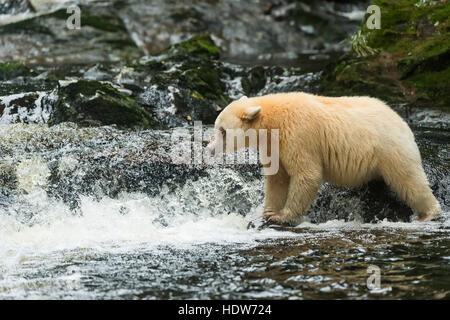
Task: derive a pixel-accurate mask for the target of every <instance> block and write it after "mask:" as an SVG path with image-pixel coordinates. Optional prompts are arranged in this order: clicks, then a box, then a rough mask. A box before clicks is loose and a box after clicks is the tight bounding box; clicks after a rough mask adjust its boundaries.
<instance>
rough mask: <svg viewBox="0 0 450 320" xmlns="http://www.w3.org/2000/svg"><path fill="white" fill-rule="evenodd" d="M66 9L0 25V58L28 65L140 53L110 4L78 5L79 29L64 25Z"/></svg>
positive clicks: (128, 56)
mask: <svg viewBox="0 0 450 320" xmlns="http://www.w3.org/2000/svg"><path fill="white" fill-rule="evenodd" d="M70 16H71V13H67V12H66V9H60V10H57V11H55V12H48V13H44V14H42V15H35V16H31V17H30V18H28V19H25V20H22V21H18V22H15V23H11V24H6V25H3V26H0V37H1V40H0V43H2V44H4V45H6V44H7V46H6V48H7V49H1V50H0V59H1V60H20V61H24V62H26V63H29V64H55V63H62V62H64V63H77V62H78V63H79V62H82V63H88V62H97V61H121V60H122V61H127V60H131V59H133V58H136V57H138V56H140V55H141V51H140V49H139V48H138V47H137V46H136V45H135V43H134V41H133V40H132V39H131V37H130V35H129V34H128V32H127V30H126V28H125V26H124V24H123V22H122V20H121V19H120V18H119V17H118V16H117V14H116V12H115V10H114V9H113V7H112V4H108V3H102V4H100V3H91V4H90V5H89V6H81V29H79V30H71V29H68V27H67V25H66V21H67V19H68V18H69V17H70Z"/></svg>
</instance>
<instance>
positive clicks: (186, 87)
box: [121, 35, 314, 126]
mask: <svg viewBox="0 0 450 320" xmlns="http://www.w3.org/2000/svg"><path fill="white" fill-rule="evenodd" d="M219 57H220V49H219V48H218V47H217V46H216V45H215V43H214V42H213V41H212V39H211V38H210V37H209V36H208V35H197V36H194V37H192V38H191V39H189V40H187V41H186V42H182V43H179V44H176V45H174V46H171V47H169V48H167V49H166V50H164V51H162V52H161V53H160V54H158V55H155V56H149V57H145V58H143V59H142V60H141V62H140V63H138V64H135V65H131V66H130V67H131V69H129V70H128V78H127V75H123V76H122V78H121V84H122V85H123V86H124V87H127V88H130V89H131V90H136V88H144V89H143V90H138V95H137V101H138V102H139V103H141V104H143V105H147V106H148V107H149V108H152V109H153V110H154V111H155V113H156V115H157V116H158V118H159V119H160V120H161V121H162V122H164V123H165V124H167V125H169V126H177V125H185V124H190V123H192V121H195V120H200V121H202V122H203V123H204V124H212V123H214V121H215V119H216V117H217V115H218V113H219V112H220V111H221V110H222V109H223V108H224V107H225V106H227V105H228V104H229V103H230V102H231V101H232V100H234V99H237V98H240V97H241V96H242V95H248V96H253V95H259V94H266V93H274V92H284V91H292V90H303V91H310V92H312V91H314V85H313V84H312V83H313V81H311V80H312V78H314V76H313V75H311V74H305V73H304V72H303V71H302V70H301V69H299V68H281V67H276V66H255V67H244V66H239V65H234V64H231V63H225V62H223V61H221V60H219Z"/></svg>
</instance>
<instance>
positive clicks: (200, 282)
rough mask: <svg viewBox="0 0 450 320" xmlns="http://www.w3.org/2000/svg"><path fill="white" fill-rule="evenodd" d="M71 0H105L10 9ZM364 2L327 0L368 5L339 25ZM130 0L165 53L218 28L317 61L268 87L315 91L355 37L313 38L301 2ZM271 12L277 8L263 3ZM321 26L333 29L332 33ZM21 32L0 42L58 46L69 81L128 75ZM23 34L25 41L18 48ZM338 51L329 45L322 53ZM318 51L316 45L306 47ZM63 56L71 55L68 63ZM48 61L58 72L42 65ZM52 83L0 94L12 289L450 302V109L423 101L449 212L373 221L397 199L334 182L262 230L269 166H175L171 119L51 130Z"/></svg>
mask: <svg viewBox="0 0 450 320" xmlns="http://www.w3.org/2000/svg"><path fill="white" fill-rule="evenodd" d="M71 2H74V3H82V4H89V3H91V4H92V3H94V2H95V3H97V2H96V1H91V0H83V1H64V0H61V1H56V0H55V1H51V0H49V1H33V8H34V9H32V8H31V7H30V6H29V5H28V4H27V2H25V1H20V0H19V1H14V2H11V5H8V6H5V5H3V6H0V24H7V23H11V22H13V21H18V20H22V19H24V18H26V17H30V16H38V15H41V14H43V13H45V12H48V11H53V10H56V9H58V8H60V7H63V8H65V7H66V6H67V4H68V3H71ZM363 2H364V1H362V2H361V4H358V5H353V4H352V5H343V6H341V7H339V8H338V7H337V6H332V5H331V4H329V2H325V4H315V5H317V6H319V7H320V8H319V9H321V10H319V11H320V12H324V13H325V14H327V15H329V14H330V13H332V16H336V15H337V16H355V19H350V20H351V21H347V22H345V23H342V21H341V20H339V19H338V18H339V17H338V18H336V19H332V21H335V23H334V24H333V23H332V24H330V26H331V28H334V26H336V24H339V25H340V26H342V25H344V26H345V28H342V30H341V27H339V28H334V29H336V30H337V29H339V30H341V31H342V32H341V33H342V34H341V35H342V36H343V37H344V36H345V34H347V33H348V34H350V33H351V32H352V30H354V28H355V27H356V26H357V25H359V21H358V19H360V16H361V13H362V14H363V13H364V10H362V11H361V8H365V7H364V3H363ZM98 3H99V5H100V6H103V4H104V3H103V2H102V1H98ZM124 3H125V2H124ZM126 3H128V5H126V6H125V8H124V10H120V16H121V18H122V19H123V21H124V23H125V25H126V27H127V30H128V31H129V32H130V33H131V37H132V39H133V41H135V42H136V44H138V45H139V47H140V48H141V49H142V50H143V51H144V52H153V51H155V52H156V51H158V50H159V49H162V48H164V47H165V46H166V45H168V44H170V43H174V42H178V41H179V40H181V39H184V38H187V37H188V36H189V35H190V34H191V33H192V34H193V33H197V32H199V31H203V29H205V30H210V29H212V30H213V31H214V32H213V33H214V34H215V37H214V40H215V41H217V42H219V45H222V46H224V47H225V48H228V51H227V53H226V57H227V59H228V60H229V62H230V63H232V62H236V60H238V61H237V62H238V63H239V64H244V65H246V64H251V65H253V64H254V61H255V59H254V57H255V55H256V57H257V58H258V59H259V60H260V61H265V62H267V63H268V64H275V65H276V64H277V63H278V62H280V61H284V62H286V60H288V61H290V64H292V65H296V66H297V65H300V66H301V67H302V69H303V70H304V71H305V72H311V73H310V74H305V75H302V76H295V77H289V76H286V77H285V76H281V77H278V78H277V79H276V80H277V81H276V82H272V83H267V84H266V85H265V86H264V88H263V89H261V91H260V92H259V94H265V93H270V92H277V91H289V90H292V89H291V86H292V87H293V88H298V87H301V88H303V89H304V90H306V91H308V89H309V87H308V82H311V81H313V80H314V78H315V77H316V76H317V75H318V73H317V71H319V70H321V69H322V68H323V63H324V61H323V60H327V59H328V58H330V57H331V56H333V53H332V51H333V50H334V49H336V48H337V49H342V48H343V46H344V45H343V44H339V45H336V44H335V42H336V41H334V40H335V39H328V40H326V39H325V42H324V43H322V41H323V40H320V38H321V37H316V36H314V34H315V33H314V32H317V30H315V29H314V27H313V26H309V25H304V26H300V27H302V28H300V29H299V28H297V26H295V25H292V26H291V25H290V23H289V19H288V18H286V17H288V12H289V10H291V9H292V6H291V5H290V4H285V5H282V6H280V7H277V6H275V7H273V8H265V6H264V3H263V2H260V1H251V2H248V3H247V2H238V1H224V2H216V1H212V2H211V1H207V2H202V1H193V2H192V4H191V2H182V3H181V4H179V3H178V2H171V1H168V2H167V1H159V0H158V1H154V2H153V3H150V2H147V1H142V0H133V1H128V2H126ZM311 3H312V2H311ZM314 3H315V2H314ZM317 3H319V2H317ZM333 3H334V2H333ZM336 3H337V2H336ZM14 4H15V5H14ZM241 4H244V5H241ZM242 6H243V7H245V8H242ZM190 7H192V8H193V9H195V11H194V13H195V12H196V14H195V15H193V16H192V15H191V16H188V17H187V18H186V19H184V20H182V21H178V22H177V23H174V22H173V21H172V20H173V19H174V18H173V16H174V15H173V13H175V18H176V17H179V18H180V17H181V14H182V13H183V12H185V11H186V8H190ZM263 7H264V8H263ZM334 7H336V8H334ZM263 9H264V10H263ZM338 9H339V10H338ZM258 10H259V11H258ZM261 10H263V11H265V12H266V13H265V14H264V15H263V14H254V12H255V11H256V12H261ZM217 12H220V14H221V15H225V16H231V17H232V18H233V19H235V20H236V21H237V23H228V21H229V19H224V20H223V21H219V22H220V24H218V23H217V21H216V20H217V19H216V18H215V16H214V15H212V13H214V14H215V15H216V14H217ZM5 14H7V15H5ZM169 16H172V18H170V17H169ZM358 17H359V18H358ZM171 19H172V20H171ZM259 19H263V20H262V21H260V20H259ZM275 21H277V22H276V23H275ZM60 23H61V24H64V21H62V22H60ZM286 25H289V27H286ZM327 25H328V24H327ZM276 26H279V27H276ZM58 30H59V29H58ZM300 30H301V34H302V37H300V38H299V37H298V34H299V32H300ZM88 31H89V29H88ZM60 32H64V30H63V29H61V30H60V31H58V33H60ZM311 32H313V33H311ZM322 33H323V34H334V32H328V29H325V30H324V31H323V32H322ZM236 34H239V35H240V37H236ZM258 34H268V35H270V37H262V38H261V37H259V36H258ZM93 35H95V36H98V35H97V34H96V33H93ZM308 35H309V38H308ZM18 37H20V39H21V40H22V41H21V42H17V41H5V43H8V46H5V47H4V48H2V49H1V50H0V56H2V57H10V56H11V55H14V58H15V59H19V60H21V59H22V58H26V57H29V56H31V57H32V58H33V59H34V58H35V57H39V59H41V58H42V57H47V58H48V59H49V60H48V61H54V60H52V59H53V58H54V56H56V57H57V58H55V61H57V64H56V65H55V64H53V63H50V66H51V67H52V68H53V67H54V68H56V69H58V68H61V69H64V70H65V71H64V72H65V73H64V75H61V76H62V78H64V76H67V75H68V74H70V75H74V76H75V77H76V78H79V77H83V78H86V79H91V78H92V79H95V80H109V81H113V80H112V79H113V78H114V76H115V75H116V73H117V72H118V70H115V69H117V68H118V69H120V68H119V67H120V66H115V67H111V68H109V67H108V68H107V69H108V70H109V73H114V75H113V76H111V77H110V78H111V79H109V78H108V77H109V73H108V72H103V71H102V70H98V68H97V66H93V67H92V66H90V69H88V70H87V71H86V70H84V67H83V68H80V67H78V65H70V64H67V61H69V62H70V61H72V60H71V59H73V58H74V56H73V55H71V54H68V55H67V56H64V55H63V54H61V52H65V51H64V50H67V51H69V52H71V51H72V49H71V48H69V47H68V46H67V45H66V44H65V43H64V42H59V41H56V42H55V41H54V39H52V38H48V39H47V36H45V37H44V36H40V37H39V36H38V37H36V35H30V36H28V37H27V36H26V35H25V34H20V35H19V36H18ZM316 38H318V39H319V40H320V41H318V42H317V41H316V40H315V39H316ZM14 39H16V38H14ZM289 39H290V40H289ZM298 39H301V40H302V41H298ZM73 40H75V39H73ZM288 40H289V41H288ZM46 41H48V42H46ZM267 41H269V42H267ZM98 42H99V41H91V42H86V41H84V40H83V41H80V42H74V45H73V46H74V47H76V48H79V49H80V52H84V53H83V55H80V56H75V58H77V59H78V60H76V61H83V62H86V61H88V62H89V61H91V60H92V61H97V60H99V59H100V58H102V57H103V56H102V55H100V54H99V53H98V51H95V50H93V47H92V44H95V43H98ZM36 43H38V44H36ZM42 43H44V45H43V44H42ZM60 43H62V44H63V45H61V47H58V44H60ZM71 43H72V42H71ZM279 43H281V44H283V45H282V46H281V47H280V44H279ZM286 43H288V44H289V45H288V47H286V48H285V47H284V44H286ZM16 45H17V48H18V50H17V51H15V50H13V49H14V48H15V46H16ZM47 45H48V47H51V46H52V45H54V46H56V48H58V50H55V49H52V50H49V49H48V48H47ZM322 47H323V48H322ZM52 48H53V47H52ZM63 49H64V50H63ZM94 49H96V50H97V49H99V48H97V47H95V48H94ZM100 49H101V53H103V51H102V50H103V48H100ZM100 49H99V50H100ZM324 49H325V52H326V54H321V53H320V52H319V51H320V50H322V51H323V50H324ZM39 50H42V51H39ZM83 50H84V51H83ZM305 50H306V52H309V53H313V54H301V53H302V52H304V51H305ZM318 50H319V51H318ZM260 53H261V54H260ZM317 53H319V54H317ZM243 54H248V55H249V57H250V58H249V61H247V62H246V61H243V60H242V57H241V56H242V55H243ZM61 55H62V56H64V57H65V59H67V61H64V59H63V60H59V59H60V58H61V57H60V56H61ZM80 57H81V58H80ZM108 57H109V55H108ZM113 57H114V56H113ZM112 60H114V59H112ZM31 61H34V60H31ZM35 62H36V61H35ZM245 62H246V63H245ZM236 67H237V66H234V68H236ZM66 69H68V70H66ZM71 69H76V70H75V71H73V70H71ZM100 69H101V68H100ZM36 70H37V71H39V72H44V73H45V71H48V70H46V69H45V68H44V69H42V70H41V67H39V66H36ZM103 73H104V74H103ZM125 76H126V75H125ZM69 78H70V77H69ZM227 81H228V82H227V87H229V88H228V89H227V90H228V95H229V96H230V97H231V98H238V97H240V96H241V95H242V94H243V92H242V87H241V81H240V79H239V78H237V79H231V80H227ZM7 88H9V87H7ZM52 89H53V88H40V89H39V91H38V92H29V93H25V92H23V93H17V92H13V93H11V92H9V91H5V90H6V89H2V90H3V91H2V94H1V97H0V107H1V106H3V108H4V110H3V111H4V112H2V115H1V117H0V299H19V298H27V299H45V298H49V299H172V298H183V299H184V298H187V299H198V298H205V299H211V298H214V299H215V298H221V299H233V298H234V299H237V298H251V299H256V298H268V299H272V298H273V299H275V298H282V299H322V298H325V299H329V298H347V299H379V298H383V299H399V298H414V299H419V298H427V299H440V298H450V278H449V277H448V275H449V273H450V212H449V207H450V203H449V194H450V190H449V185H450V184H449V175H448V173H449V169H448V167H449V165H450V149H449V148H450V147H449V145H450V144H449V137H450V135H449V123H450V120H449V118H448V115H445V114H442V113H439V112H435V111H424V112H417V111H416V112H415V113H414V112H413V114H412V115H411V117H410V120H411V121H412V127H413V128H414V131H415V134H416V137H417V138H418V142H419V147H420V148H421V151H422V153H427V154H432V156H431V157H429V156H427V158H426V162H425V169H426V171H427V174H428V175H429V177H430V178H432V179H430V180H431V182H432V187H433V191H434V192H435V194H436V195H437V197H438V199H439V201H440V202H441V205H442V207H443V209H444V213H443V217H442V218H441V219H440V220H439V221H436V222H427V223H420V222H418V221H417V220H415V219H414V218H413V219H412V222H392V221H388V220H386V219H385V220H383V219H371V218H372V217H373V216H374V215H375V214H376V213H378V212H375V211H386V210H388V209H389V210H390V211H391V212H392V211H393V209H392V207H389V208H386V207H385V206H384V204H383V203H381V204H380V203H376V206H375V202H371V201H372V200H373V199H372V198H371V197H366V198H367V199H365V200H364V201H366V202H364V201H362V200H360V194H358V193H353V192H350V191H348V190H341V189H336V188H333V187H330V186H325V187H324V188H322V189H321V192H320V195H319V198H320V199H322V200H323V201H319V203H316V204H315V205H314V206H313V208H312V209H311V211H310V212H309V213H308V216H307V217H306V218H305V219H304V221H303V222H302V223H301V224H300V225H299V226H297V227H295V228H279V229H274V228H268V229H264V230H261V231H258V230H254V229H252V230H247V225H248V223H249V222H250V221H251V220H253V219H255V218H257V217H259V215H260V214H261V212H262V209H263V208H262V205H263V201H264V193H263V178H262V177H261V176H260V174H259V171H258V167H257V165H243V166H221V167H214V166H210V165H204V164H199V165H195V166H185V165H176V164H174V163H172V162H171V157H170V154H171V153H170V152H171V150H172V148H173V147H176V146H177V143H175V142H174V141H173V140H172V139H171V133H172V131H171V130H166V131H164V130H161V131H152V130H147V131H122V130H119V129H117V128H115V127H99V128H77V127H76V126H74V125H72V124H69V123H66V124H61V125H57V126H53V127H48V126H47V125H44V124H43V123H46V122H47V120H48V116H49V112H51V110H48V109H46V106H47V105H49V104H46V103H43V102H45V101H48V100H49V99H50V100H51V99H53V98H54V97H53V91H52ZM8 90H10V89H8ZM41 90H42V91H41ZM27 94H28V95H30V94H31V95H34V96H35V98H36V99H35V100H36V102H35V107H34V108H31V109H28V108H25V107H23V108H19V109H17V108H16V107H14V105H13V104H11V101H13V100H14V99H18V98H21V99H23V98H24V97H25V96H26V95H27ZM33 101H34V100H33ZM169 102H170V101H169ZM161 107H162V109H161V111H165V112H167V111H168V109H169V111H170V110H171V109H170V105H168V104H164V105H162V106H161ZM15 109H17V110H15ZM399 110H400V111H401V110H402V109H401V108H400V109H399ZM157 111H158V110H157ZM16 122H19V123H16ZM23 122H26V123H29V124H24V123H23ZM206 140H207V139H206V138H205V141H206ZM205 141H204V142H205ZM430 159H431V160H430ZM383 199H384V198H383ZM379 202H380V201H379ZM395 208H396V207H395V206H394V209H395ZM367 217H369V218H370V219H367ZM406 218H408V219H409V216H408V215H406ZM408 219H406V220H408ZM327 220H328V221H327ZM372 220H373V221H372ZM380 220H381V221H380ZM391 220H392V219H391ZM324 221H326V222H324ZM367 221H372V222H374V223H365V222H367ZM312 222H316V223H312ZM317 222H320V223H317ZM371 266H372V267H373V266H376V267H378V268H380V271H381V279H380V280H381V288H378V289H377V288H375V289H369V288H368V286H367V280H368V277H369V276H370V275H371V273H368V270H370V267H371Z"/></svg>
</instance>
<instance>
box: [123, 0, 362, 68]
mask: <svg viewBox="0 0 450 320" xmlns="http://www.w3.org/2000/svg"><path fill="white" fill-rule="evenodd" d="M368 2H369V1H306V0H305V1H290V0H282V1H272V0H271V1H253V0H252V1H245V2H241V1H189V2H170V1H163V0H156V1H153V2H152V3H153V5H152V6H148V5H145V3H146V1H143V0H133V1H127V2H126V3H125V2H123V5H122V6H118V7H120V9H121V11H120V14H121V17H122V18H123V19H124V21H125V23H126V24H127V27H128V29H129V30H131V32H133V34H135V35H136V38H138V39H139V42H140V43H141V46H142V47H143V48H144V49H145V50H146V51H147V52H148V53H150V54H156V53H157V52H159V51H161V50H162V49H164V48H165V47H167V46H169V45H172V44H174V43H177V42H180V41H183V40H186V39H188V38H189V37H190V36H191V35H192V34H198V33H202V32H207V33H210V34H211V35H212V36H213V38H214V40H216V41H217V43H218V44H220V46H221V47H222V48H223V49H224V52H223V54H224V56H225V57H226V58H235V59H240V58H242V57H251V58H252V59H260V60H272V59H274V60H276V59H295V58H296V55H298V54H299V53H303V52H305V51H309V52H311V51H314V50H327V51H335V50H342V49H343V47H344V45H343V44H340V43H339V42H340V41H341V40H343V39H344V38H346V37H347V36H348V35H350V34H351V33H352V32H353V31H354V29H355V28H356V27H357V26H358V24H359V22H360V19H361V17H362V15H363V13H362V14H361V12H363V11H365V8H366V7H367V5H368Z"/></svg>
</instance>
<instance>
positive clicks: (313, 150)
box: [215, 92, 440, 223]
mask: <svg viewBox="0 0 450 320" xmlns="http://www.w3.org/2000/svg"><path fill="white" fill-rule="evenodd" d="M257 106H260V107H261V108H260V110H259V111H256V109H255V107H257ZM255 112H256V114H255ZM215 128H216V129H217V130H221V129H225V130H227V129H243V130H244V131H245V130H247V129H250V128H253V129H256V130H258V129H268V130H269V132H270V130H271V129H279V141H280V143H279V159H280V164H279V171H278V173H277V174H275V175H271V176H267V177H266V190H265V195H266V199H265V211H264V213H263V214H264V215H267V216H270V219H271V220H273V221H276V222H279V223H284V222H293V221H295V220H296V219H297V218H298V217H299V216H300V215H301V214H302V213H304V212H305V211H306V210H308V208H309V206H310V205H311V203H312V202H313V200H314V199H315V198H316V196H317V191H318V189H319V187H320V185H321V184H322V181H323V180H326V181H329V182H331V183H334V184H337V185H341V186H360V185H362V184H364V183H366V182H368V181H369V180H372V179H376V178H383V179H384V181H385V182H386V183H387V184H388V185H389V186H390V187H391V188H392V189H393V190H394V191H395V192H396V193H397V195H398V196H399V197H400V198H401V199H403V200H404V201H405V202H406V203H407V204H408V205H409V206H410V207H411V208H412V209H413V210H414V211H415V212H416V213H417V215H418V217H419V219H420V220H422V221H428V220H431V219H434V218H436V217H437V216H438V215H439V213H440V206H439V203H438V201H437V200H436V198H435V197H434V196H433V194H432V192H431V190H430V188H429V185H428V181H427V178H426V175H425V172H424V170H423V167H422V163H421V157H420V153H419V149H418V148H417V145H416V143H415V141H414V136H413V134H412V132H411V130H410V128H409V127H408V125H407V124H406V123H405V122H404V121H403V120H402V119H401V118H400V116H398V115H397V114H396V113H395V112H394V111H393V110H392V109H391V108H389V107H388V106H387V105H386V104H385V103H383V102H382V101H380V100H377V99H374V98H369V97H338V98H332V97H321V96H316V95H312V94H306V93H301V92H292V93H280V94H271V95H266V96H262V97H254V98H241V99H240V100H237V101H234V102H232V103H231V104H230V105H229V106H227V107H226V108H225V109H224V110H223V111H222V112H221V114H220V115H219V116H218V118H217V120H216V123H215ZM217 132H220V131H217ZM269 145H270V141H269Z"/></svg>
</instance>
